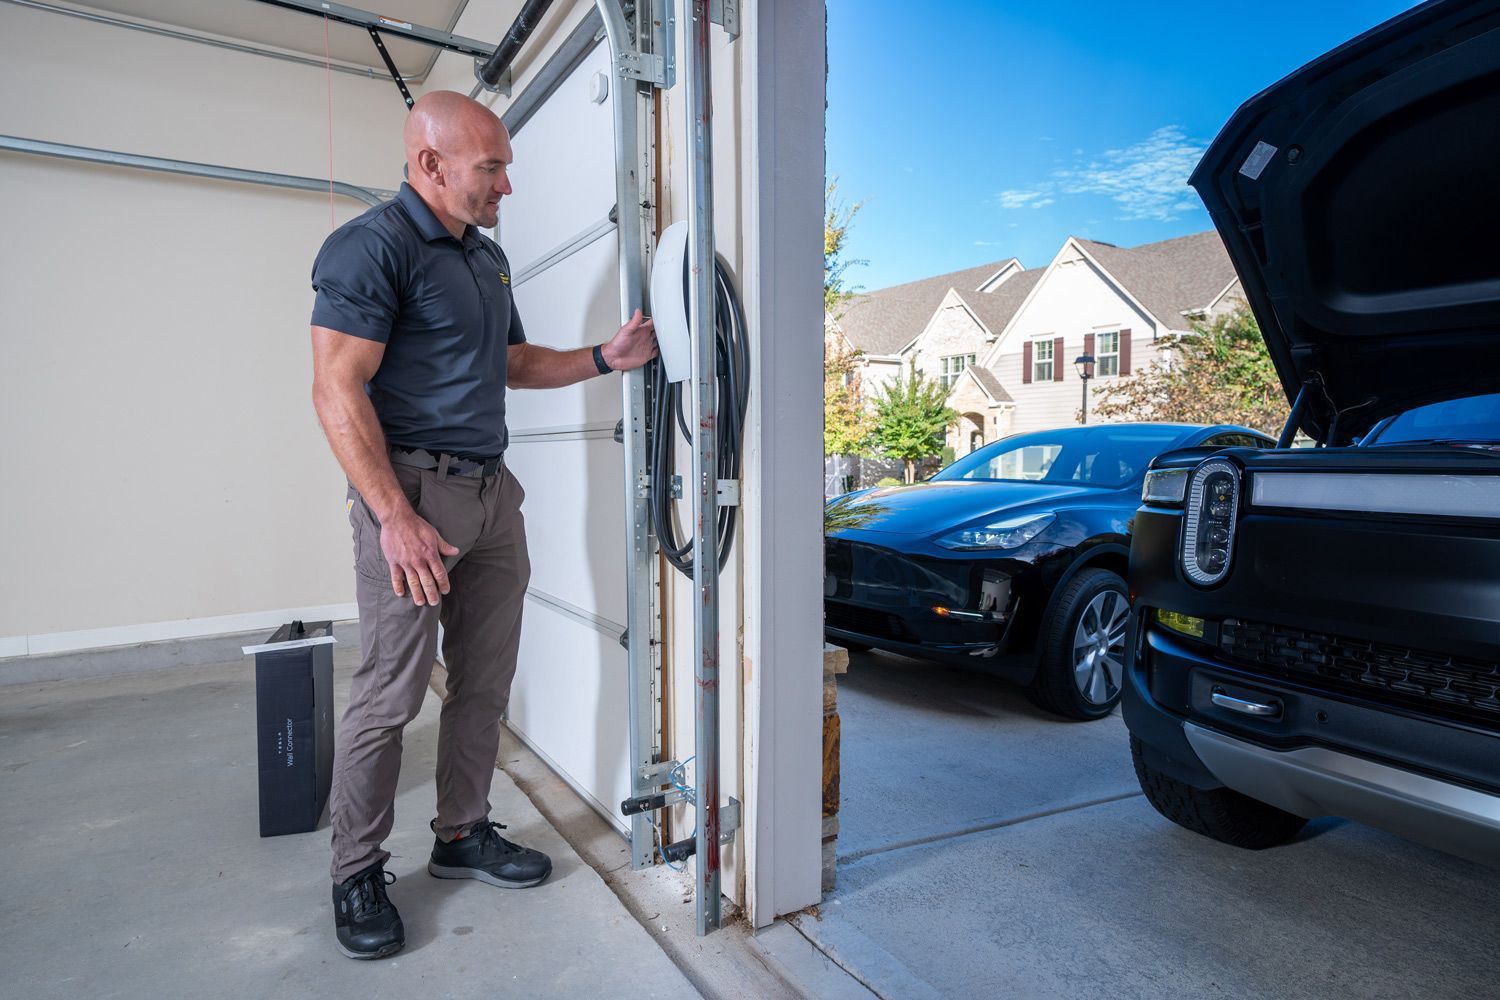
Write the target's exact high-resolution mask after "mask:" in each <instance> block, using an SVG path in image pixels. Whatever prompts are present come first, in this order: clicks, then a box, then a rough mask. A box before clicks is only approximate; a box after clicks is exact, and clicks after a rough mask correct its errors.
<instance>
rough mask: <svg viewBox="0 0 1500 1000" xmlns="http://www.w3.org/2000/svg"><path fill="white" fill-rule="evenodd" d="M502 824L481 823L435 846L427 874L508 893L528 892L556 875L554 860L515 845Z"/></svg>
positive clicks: (538, 852)
mask: <svg viewBox="0 0 1500 1000" xmlns="http://www.w3.org/2000/svg"><path fill="white" fill-rule="evenodd" d="M504 829H505V826H504V825H503V824H501V823H491V822H490V821H489V819H488V818H485V819H482V820H480V821H479V822H478V823H475V824H474V825H473V826H471V827H469V828H468V829H467V830H465V831H464V832H463V833H461V834H460V835H459V836H458V837H457V838H456V839H454V840H453V841H451V842H449V843H446V844H445V843H443V841H442V839H441V838H439V839H438V841H437V842H436V843H434V844H433V845H432V860H430V861H428V862H427V871H428V873H429V874H432V875H434V876H436V877H438V878H477V879H479V881H481V882H488V883H489V884H490V885H498V886H502V887H504V888H506V889H525V888H526V887H527V886H533V885H537V884H538V883H540V882H543V881H545V880H546V878H547V876H548V875H551V874H552V859H551V858H549V857H547V855H545V854H543V853H542V852H541V851H534V850H532V849H531V848H529V847H522V846H521V845H520V844H512V843H511V842H510V841H508V840H506V839H505V838H504V837H502V836H500V833H499V831H501V830H504Z"/></svg>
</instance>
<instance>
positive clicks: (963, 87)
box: [828, 0, 1412, 289]
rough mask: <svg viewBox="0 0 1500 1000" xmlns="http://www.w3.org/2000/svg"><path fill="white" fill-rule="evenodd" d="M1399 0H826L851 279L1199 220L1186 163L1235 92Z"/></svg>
mask: <svg viewBox="0 0 1500 1000" xmlns="http://www.w3.org/2000/svg"><path fill="white" fill-rule="evenodd" d="M1410 6H1412V4H1411V3H1410V2H1407V0H1295V2H1293V0H1261V2H1255V3H1251V2H1248V0H1225V2H1219V3H1215V2H1212V0H1198V2H1195V3H1182V2H1177V0H1170V2H1168V0H1140V2H1137V3H1131V4H1125V3H1120V2H1119V0H1111V2H1107V3H1106V2H1102V0H1071V2H1069V3H1048V2H1045V0H1042V2H1037V0H1031V2H1025V3H1022V2H993V0H992V2H988V3H984V2H951V3H934V4H913V3H910V2H908V3H895V2H890V0H828V172H829V174H830V175H836V176H837V177H838V178H839V194H840V197H841V198H842V199H843V200H845V201H862V202H863V203H864V207H863V208H862V209H861V211H860V213H859V215H858V217H857V218H856V220H855V224H854V228H853V230H852V232H851V234H850V238H849V245H848V253H849V256H851V257H853V258H862V259H865V260H868V261H869V264H868V266H864V267H856V268H851V269H850V271H849V272H848V279H849V280H850V281H851V282H852V283H853V284H855V285H858V286H862V287H863V288H865V289H874V288H883V287H886V286H888V285H893V284H899V283H901V282H904V281H912V280H915V279H917V278H923V277H927V276H929V275H934V274H942V273H945V272H947V271H955V270H958V269H960V268H964V267H972V266H975V265H978V264H982V263H985V262H987V261H992V260H998V259H1002V258H1005V257H1019V258H1021V262H1022V263H1023V264H1025V265H1026V266H1027V267H1041V266H1044V265H1045V264H1046V263H1047V262H1048V261H1049V260H1051V258H1052V255H1053V254H1054V253H1055V252H1056V251H1057V248H1058V247H1059V246H1060V245H1061V243H1062V241H1063V239H1064V238H1066V237H1067V236H1069V235H1077V236H1086V237H1088V238H1090V239H1096V240H1103V241H1105V242H1108V243H1115V244H1118V245H1120V246H1135V245H1137V244H1140V243H1149V242H1152V241H1154V240H1162V239H1168V238H1171V237H1173V236H1182V235H1185V234H1187V233H1194V232H1199V231H1201V230H1204V229H1208V228H1211V224H1210V223H1209V220H1208V214H1207V213H1206V212H1205V211H1204V210H1203V207H1202V203H1201V202H1200V201H1199V200H1198V197H1197V195H1196V193H1195V192H1194V191H1193V190H1192V189H1191V188H1189V187H1187V186H1186V183H1185V182H1186V179H1187V175H1188V173H1189V172H1190V171H1191V170H1192V168H1193V166H1194V165H1195V164H1196V163H1197V161H1198V158H1199V156H1200V155H1201V154H1202V151H1203V149H1204V147H1206V146H1207V144H1208V143H1209V141H1210V140H1212V139H1213V137H1214V136H1215V135H1216V134H1217V133H1218V130H1219V127H1220V126H1222V125H1223V124H1224V122H1225V121H1226V120H1228V118H1229V116H1230V115H1231V114H1232V113H1233V112H1234V110H1235V109H1236V108H1237V107H1239V105H1240V104H1241V103H1242V102H1243V101H1244V100H1245V99H1246V98H1248V97H1250V96H1251V95H1253V94H1254V93H1256V92H1257V91H1259V90H1261V89H1263V88H1265V87H1266V86H1268V85H1270V84H1271V83H1274V82H1275V81H1276V80H1277V79H1279V78H1281V77H1282V76H1284V75H1286V74H1287V73H1288V72H1290V71H1292V70H1293V69H1296V68H1297V67H1298V66H1300V65H1302V64H1303V63H1305V62H1307V61H1308V60H1310V59H1312V58H1314V57H1315V56H1317V55H1319V54H1321V53H1323V52H1324V51H1326V50H1328V49H1330V48H1332V47H1333V46H1335V45H1337V44H1339V43H1340V42H1343V41H1346V40H1347V39H1349V38H1352V37H1354V36H1355V35H1357V34H1359V33H1361V32H1363V31H1365V30H1367V29H1369V28H1371V27H1374V26H1375V25H1376V24H1379V23H1380V22H1381V21H1384V20H1385V19H1387V18H1389V17H1391V16H1392V15H1394V14H1397V13H1399V12H1400V11H1402V10H1405V9H1407V8H1408V7H1410Z"/></svg>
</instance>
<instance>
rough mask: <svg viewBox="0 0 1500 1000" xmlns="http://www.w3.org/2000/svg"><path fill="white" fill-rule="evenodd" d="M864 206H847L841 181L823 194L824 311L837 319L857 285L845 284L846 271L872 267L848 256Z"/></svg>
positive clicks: (836, 181) (860, 202)
mask: <svg viewBox="0 0 1500 1000" xmlns="http://www.w3.org/2000/svg"><path fill="white" fill-rule="evenodd" d="M863 207H864V202H862V201H857V202H855V203H854V204H852V205H846V204H845V203H844V202H842V201H840V200H839V179H838V178H837V177H835V178H833V179H832V180H830V181H829V182H828V187H827V189H826V190H825V191H824V194H823V210H824V213H825V214H824V217H823V311H824V312H826V313H829V314H831V315H833V316H834V318H837V316H838V312H839V307H840V306H842V305H843V304H844V303H845V302H846V301H848V300H849V298H850V297H852V296H853V295H854V293H855V292H857V291H859V288H858V287H857V286H853V285H849V284H848V283H847V282H846V281H845V277H844V275H845V272H846V271H848V270H849V268H851V267H859V266H863V265H865V264H868V263H869V261H867V260H851V259H849V258H846V257H845V256H844V241H845V240H847V239H848V237H849V229H850V227H851V226H853V225H854V217H855V216H856V215H858V214H859V210H860V209H861V208H863Z"/></svg>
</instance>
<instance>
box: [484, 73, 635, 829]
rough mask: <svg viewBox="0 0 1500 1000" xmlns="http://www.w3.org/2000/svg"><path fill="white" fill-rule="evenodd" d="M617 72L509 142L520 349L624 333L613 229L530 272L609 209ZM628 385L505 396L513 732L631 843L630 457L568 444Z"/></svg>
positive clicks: (614, 409) (566, 96) (504, 222)
mask: <svg viewBox="0 0 1500 1000" xmlns="http://www.w3.org/2000/svg"><path fill="white" fill-rule="evenodd" d="M608 66H609V57H608V51H607V48H606V47H605V46H598V47H596V48H595V49H594V51H593V52H591V53H590V54H589V55H588V56H587V57H586V58H585V60H584V63H583V65H581V66H580V67H579V69H578V70H576V71H575V72H574V73H573V74H572V75H571V76H570V77H569V78H568V79H567V80H566V81H564V82H563V84H562V86H561V87H560V88H559V89H558V90H557V92H556V93H554V94H553V95H552V96H551V97H549V98H548V99H547V101H546V102H545V103H544V104H543V106H542V107H541V109H540V110H538V112H537V113H536V114H535V115H534V116H533V117H532V118H531V120H530V121H529V122H527V123H526V126H525V127H524V128H523V129H521V131H520V132H519V134H518V135H517V136H516V137H515V141H514V145H515V154H516V158H515V163H514V165H513V166H512V168H511V170H510V177H511V183H512V185H513V186H514V188H515V193H514V194H513V195H512V196H511V197H509V198H507V199H505V201H504V202H503V203H502V207H501V217H500V233H499V235H500V242H501V245H502V246H503V247H504V248H505V252H506V255H507V257H509V259H510V264H511V269H512V274H513V275H516V276H519V277H521V278H522V280H521V281H520V282H519V283H516V284H514V285H513V290H514V293H515V298H516V308H517V309H519V310H520V314H521V320H522V322H523V323H524V324H525V326H526V337H527V339H528V340H529V341H531V342H532V343H534V344H539V345H543V346H546V347H553V348H558V349H564V350H566V349H571V348H577V347H583V346H587V345H592V344H598V343H601V342H603V341H605V340H607V339H608V338H609V337H610V335H611V334H613V333H614V331H615V330H616V329H618V328H619V318H620V284H619V281H620V279H619V257H618V254H619V237H618V235H617V234H616V233H615V232H613V231H612V230H611V231H607V232H604V233H602V234H600V235H599V236H598V237H597V238H596V239H595V240H594V241H593V242H592V243H589V244H587V245H584V246H582V247H580V248H578V249H577V250H576V251H575V252H574V253H572V254H571V255H569V256H566V257H563V258H561V259H558V260H555V261H554V262H553V263H552V264H551V265H550V266H549V267H548V268H547V269H546V270H543V271H540V272H536V273H534V274H531V275H529V276H528V274H527V271H528V270H529V269H530V267H531V266H532V265H533V264H536V263H537V262H538V261H539V260H540V259H541V258H543V257H545V256H546V255H548V254H549V253H551V252H552V251H554V250H556V249H557V248H558V247H560V246H562V245H564V244H567V243H569V242H571V241H573V240H574V239H575V237H577V236H579V235H580V234H581V233H583V232H585V231H587V230H590V229H593V228H595V227H597V226H598V224H599V223H600V222H601V221H603V220H604V219H605V218H606V217H607V216H608V215H609V211H610V208H611V207H612V206H613V205H614V201H615V174H614V121H613V117H612V111H611V105H610V103H609V101H605V102H604V103H602V104H594V103H593V102H591V101H590V100H589V99H588V87H589V78H590V77H591V76H593V75H594V74H595V73H596V72H599V71H604V70H607V69H608ZM610 96H611V98H613V95H612V94H611V95H610ZM620 378H621V376H619V375H613V376H610V377H607V378H591V379H588V380H586V381H584V382H581V383H579V384H577V385H573V386H567V387H564V388H561V389H547V390H535V391H527V390H518V391H514V392H511V393H508V394H507V397H506V424H507V425H508V427H509V429H510V434H511V441H510V446H509V448H508V449H507V450H506V454H505V460H506V463H507V464H508V465H509V466H510V468H511V469H512V470H513V471H514V472H515V474H516V476H517V477H518V478H519V479H520V481H521V484H522V485H523V486H524V487H525V489H526V503H525V505H524V507H523V510H524V512H525V516H526V536H527V541H528V543H529V546H530V549H531V567H532V570H531V591H532V593H531V595H530V596H529V597H528V599H527V601H526V611H525V619H524V625H523V626H522V629H521V650H520V666H519V670H518V672H517V675H516V682H515V686H514V688H513V691H512V697H511V703H510V713H509V717H510V724H511V726H512V727H513V728H514V729H515V730H516V731H517V732H518V733H520V734H521V735H522V736H523V737H524V738H525V739H526V740H527V742H529V743H530V744H531V745H532V747H534V748H535V749H536V750H537V751H538V752H539V753H541V754H542V755H543V757H545V758H546V760H547V761H548V762H549V763H550V764H551V765H552V766H553V767H554V768H555V769H557V770H558V772H559V773H561V774H562V775H563V777H565V778H566V779H567V780H568V781H569V782H570V783H571V784H572V785H573V787H574V788H575V789H577V790H578V791H580V792H581V793H582V794H583V795H585V796H586V797H587V798H588V799H590V800H591V801H592V802H593V803H594V805H595V806H596V808H598V809H599V810H600V812H601V813H603V814H604V815H606V816H608V817H609V818H610V821H611V822H612V823H614V824H615V825H616V827H617V828H619V829H620V830H622V832H623V831H624V830H626V829H627V827H626V826H625V825H624V824H623V822H622V821H621V820H620V818H619V816H618V812H619V803H620V800H621V799H624V798H625V797H627V796H628V795H629V794H630V782H629V760H630V748H629V714H628V709H627V706H628V688H629V670H628V664H627V658H626V653H625V650H624V649H623V648H622V647H621V646H620V644H619V642H618V639H617V636H618V632H617V631H615V630H617V629H623V628H624V627H625V619H626V617H627V615H626V603H625V597H626V595H625V567H626V555H627V545H626V538H625V526H626V516H625V485H624V482H625V455H624V450H623V448H622V447H621V446H620V445H618V444H616V443H615V442H614V440H613V439H612V438H611V437H603V438H599V437H578V436H569V435H577V434H578V433H579V432H582V431H585V430H587V431H591V432H594V433H597V432H598V430H602V429H606V428H607V429H610V430H612V429H613V428H614V425H615V423H616V421H618V420H619V419H620V416H621V412H622V403H621V389H620ZM539 432H546V433H549V434H551V435H554V436H551V437H547V438H539V437H537V436H536V435H537V434H538V433H539ZM559 434H561V436H556V435H559Z"/></svg>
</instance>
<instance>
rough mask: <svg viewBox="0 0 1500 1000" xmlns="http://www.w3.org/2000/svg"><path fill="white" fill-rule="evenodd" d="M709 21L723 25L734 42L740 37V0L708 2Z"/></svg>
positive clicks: (709, 0) (712, 0)
mask: <svg viewBox="0 0 1500 1000" xmlns="http://www.w3.org/2000/svg"><path fill="white" fill-rule="evenodd" d="M708 19H709V20H710V21H712V22H713V23H714V24H719V25H723V27H724V32H725V33H726V34H727V35H729V40H730V41H731V42H732V41H734V40H735V39H737V38H739V37H740V0H708Z"/></svg>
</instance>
